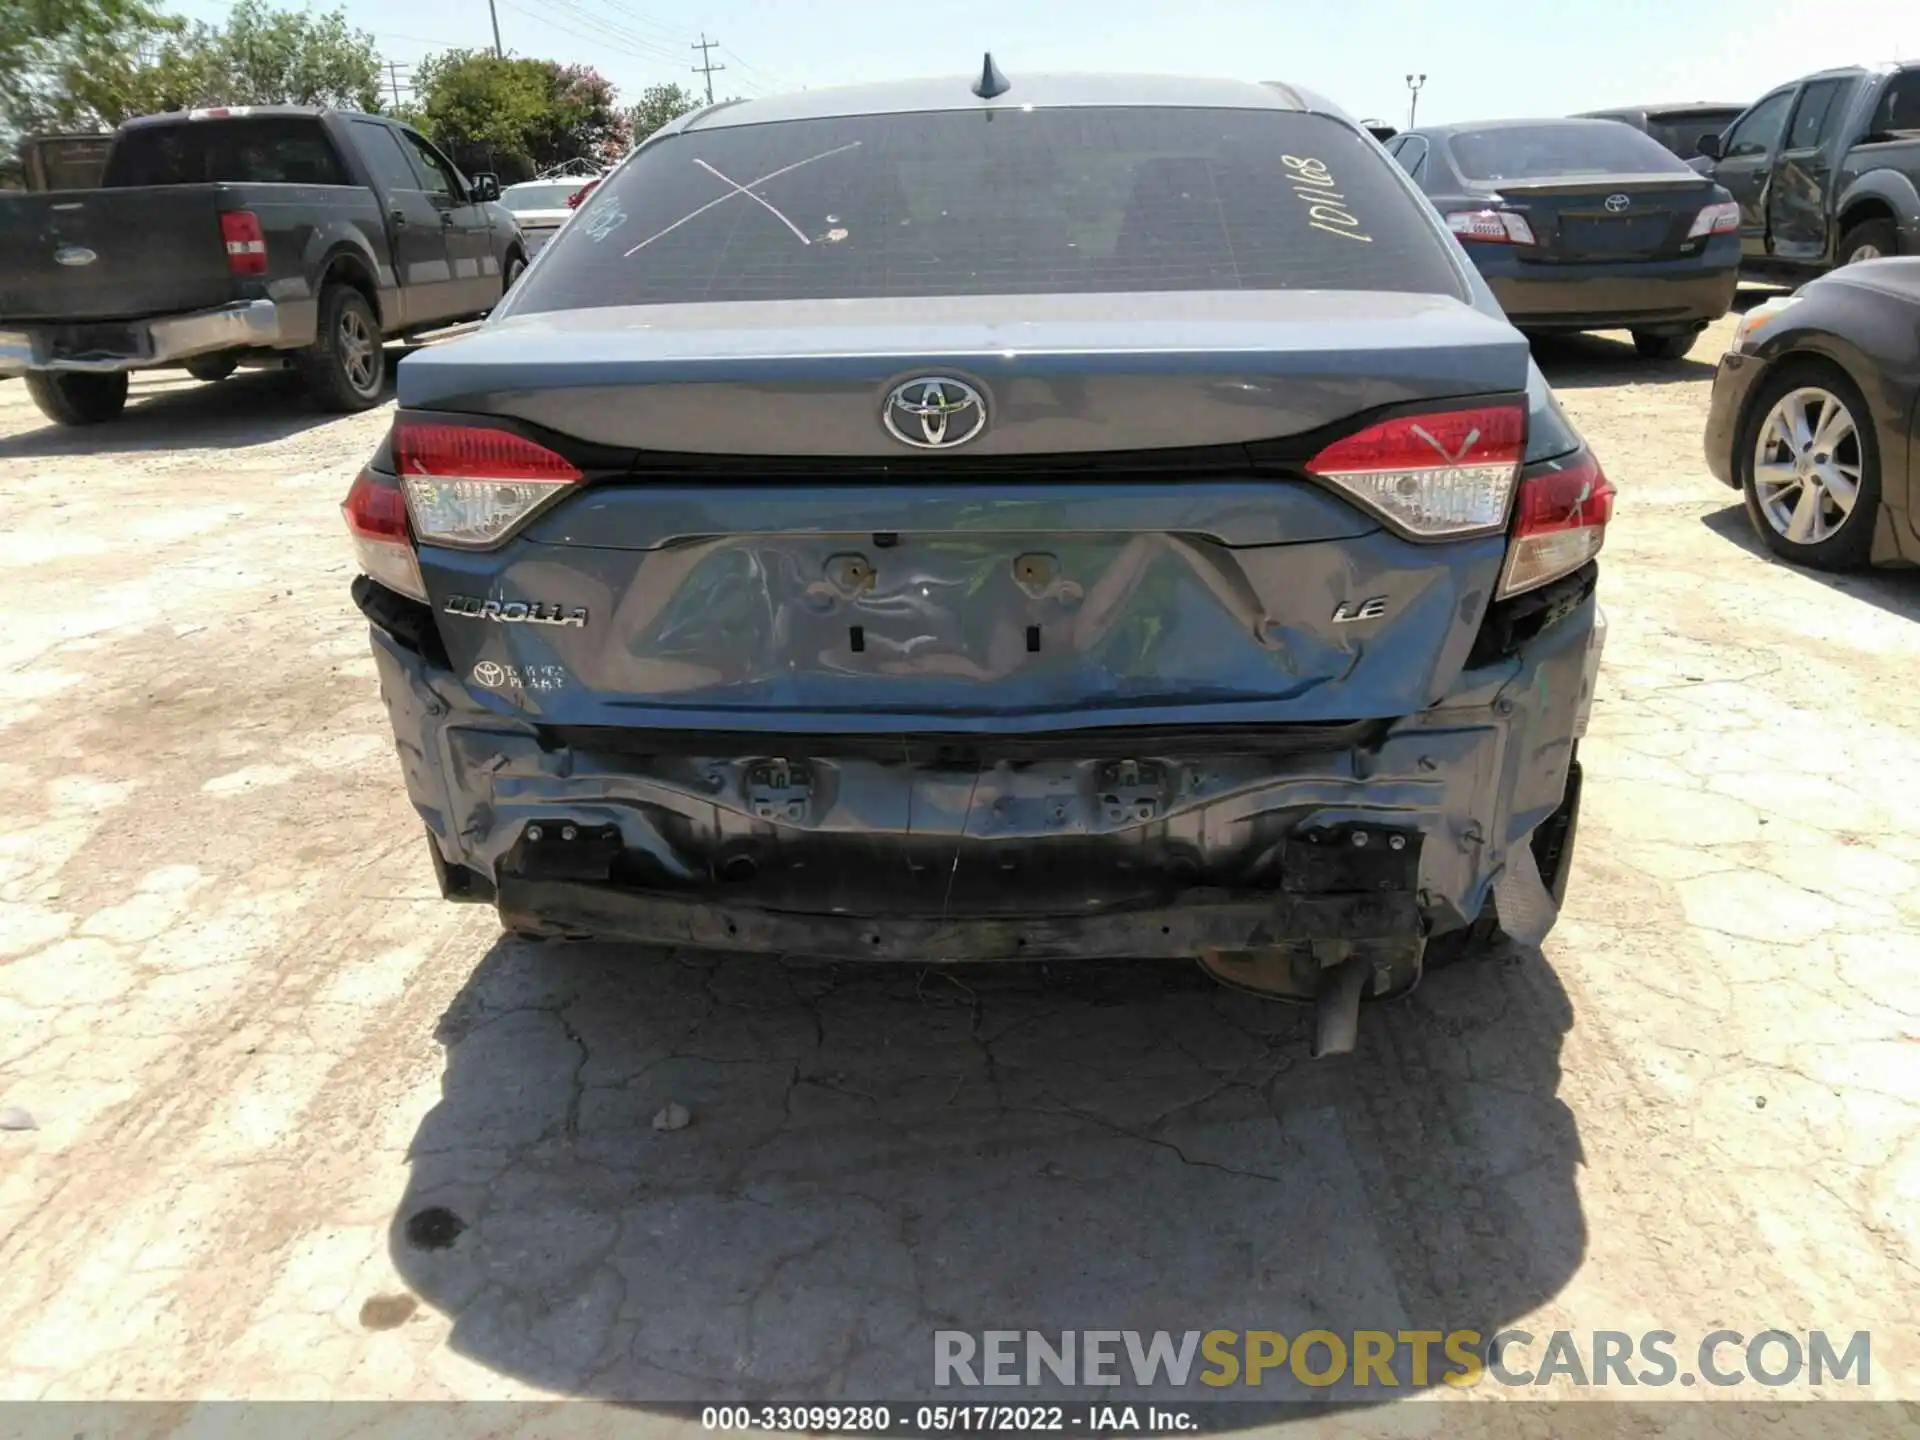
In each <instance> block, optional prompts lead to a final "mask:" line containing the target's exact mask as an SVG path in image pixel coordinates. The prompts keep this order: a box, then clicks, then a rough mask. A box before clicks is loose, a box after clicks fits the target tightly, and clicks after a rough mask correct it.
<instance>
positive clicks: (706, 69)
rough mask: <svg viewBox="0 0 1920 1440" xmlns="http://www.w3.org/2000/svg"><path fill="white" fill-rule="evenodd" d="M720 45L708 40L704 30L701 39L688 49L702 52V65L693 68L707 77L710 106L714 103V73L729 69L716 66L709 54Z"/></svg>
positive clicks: (696, 72)
mask: <svg viewBox="0 0 1920 1440" xmlns="http://www.w3.org/2000/svg"><path fill="white" fill-rule="evenodd" d="M719 43H720V42H719V41H718V40H709V39H707V32H706V31H704V30H702V31H701V32H700V39H699V40H698V41H697V42H696V43H694V44H692V45H689V46H688V47H687V48H688V49H689V50H698V51H699V52H700V63H699V64H698V65H695V66H694V67H693V73H694V74H696V75H704V76H706V77H707V104H709V105H711V104H712V103H713V72H714V71H716V70H724V69H726V68H727V67H726V66H724V65H716V64H714V63H713V57H712V56H711V55H709V54H708V53H707V52H708V51H709V50H711V49H713V48H714V47H715V46H716V45H718V44H719Z"/></svg>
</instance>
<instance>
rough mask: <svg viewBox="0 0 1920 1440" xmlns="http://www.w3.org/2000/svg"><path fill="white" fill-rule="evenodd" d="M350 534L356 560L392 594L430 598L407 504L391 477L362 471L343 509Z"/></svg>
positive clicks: (417, 598) (361, 567) (421, 598)
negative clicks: (416, 549)
mask: <svg viewBox="0 0 1920 1440" xmlns="http://www.w3.org/2000/svg"><path fill="white" fill-rule="evenodd" d="M340 513H341V515H342V516H343V517H344V518H345V519H346V522H347V533H348V534H349V535H351V536H352V537H353V552H354V557H355V558H356V559H357V560H358V561H359V562H360V569H361V570H362V571H363V572H365V573H366V574H367V575H369V576H371V577H372V578H373V579H375V580H378V581H379V582H380V583H381V584H382V585H384V586H386V587H387V588H388V589H389V590H397V591H398V592H399V593H400V594H402V595H410V596H412V597H413V598H414V599H415V600H424V599H426V598H427V586H426V582H425V581H424V580H422V579H421V577H420V558H419V556H417V555H416V554H414V550H413V537H412V536H411V535H409V534H408V533H407V502H406V500H405V498H404V497H403V496H402V495H401V494H400V486H399V483H398V482H397V481H395V480H394V479H393V478H392V477H391V476H387V475H381V474H377V473H376V472H374V471H372V470H362V471H361V472H360V473H359V475H358V476H356V477H355V479H354V482H353V487H352V488H351V489H349V490H348V491H347V498H346V500H345V502H344V503H343V504H342V505H341V506H340Z"/></svg>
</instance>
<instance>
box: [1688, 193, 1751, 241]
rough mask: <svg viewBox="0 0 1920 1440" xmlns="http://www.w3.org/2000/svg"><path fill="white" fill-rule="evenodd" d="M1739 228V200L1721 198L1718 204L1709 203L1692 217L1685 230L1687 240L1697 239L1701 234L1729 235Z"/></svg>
mask: <svg viewBox="0 0 1920 1440" xmlns="http://www.w3.org/2000/svg"><path fill="white" fill-rule="evenodd" d="M1739 228H1740V202H1739V201H1737V200H1723V201H1722V202H1721V203H1720V204H1718V205H1709V206H1707V207H1706V208H1704V209H1703V210H1701V212H1700V213H1699V214H1698V215H1696V216H1694V217H1693V225H1692V226H1691V227H1690V228H1689V229H1688V231H1687V238H1688V239H1689V240H1698V239H1699V238H1700V237H1701V236H1703V235H1731V234H1732V233H1733V232H1734V231H1735V230H1738V229H1739Z"/></svg>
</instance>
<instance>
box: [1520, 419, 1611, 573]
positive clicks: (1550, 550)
mask: <svg viewBox="0 0 1920 1440" xmlns="http://www.w3.org/2000/svg"><path fill="white" fill-rule="evenodd" d="M1613 496H1614V490H1613V483H1612V482H1611V481H1610V480H1608V479H1607V477H1606V474H1605V472H1603V471H1602V470H1601V469H1600V462H1599V461H1598V460H1596V459H1594V457H1593V453H1592V452H1591V451H1589V450H1584V449H1583V450H1580V451H1579V452H1577V453H1576V454H1574V455H1571V456H1569V457H1568V458H1567V459H1566V460H1564V461H1561V462H1558V463H1557V466H1556V468H1551V469H1549V468H1545V467H1542V468H1541V469H1539V470H1538V471H1536V472H1534V473H1531V474H1529V475H1527V476H1525V477H1524V478H1523V479H1522V480H1521V481H1520V495H1519V498H1518V500H1517V501H1516V502H1515V504H1514V507H1513V539H1512V541H1511V542H1510V543H1509V544H1508V546H1507V563H1506V568H1505V569H1504V570H1502V571H1501V573H1500V591H1499V594H1500V597H1501V598H1502V599H1504V598H1506V597H1507V596H1509V595H1518V594H1520V593H1521V592H1522V591H1525V590H1531V589H1533V588H1534V587H1535V586H1538V585H1544V584H1546V583H1547V582H1548V581H1549V580H1558V579H1559V578H1560V577H1561V576H1562V575H1571V574H1572V573H1573V572H1574V571H1575V570H1578V569H1579V568H1580V567H1581V566H1582V565H1584V564H1586V563H1587V562H1588V561H1589V560H1591V559H1593V557H1594V556H1596V555H1598V554H1599V553H1600V547H1601V545H1602V544H1604V543H1605V541H1606V538H1607V522H1608V521H1609V520H1611V519H1612V518H1613Z"/></svg>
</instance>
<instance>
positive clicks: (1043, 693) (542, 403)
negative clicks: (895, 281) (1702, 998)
mask: <svg viewBox="0 0 1920 1440" xmlns="http://www.w3.org/2000/svg"><path fill="white" fill-rule="evenodd" d="M1001 308H1002V307H1000V306H998V305H996V304H995V303H994V302H993V301H992V300H991V299H987V298H953V299H920V300H915V301H910V302H909V301H897V302H896V301H869V300H859V301H831V302H793V303H790V304H776V305H766V306H705V307H702V306H685V307H646V308H645V309H644V310H634V311H615V312H598V313H596V314H593V315H579V314H572V315H566V316H552V317H549V316H534V317H529V318H527V319H525V320H520V321H510V322H507V323H495V324H491V325H489V326H488V327H486V329H485V330H483V331H482V332H480V333H479V334H477V335H475V336H473V337H470V338H468V339H464V340H460V341H455V342H453V343H451V344H448V345H445V346H441V347H435V348H433V349H431V350H427V351H423V352H420V353H419V354H416V355H414V356H411V357H409V358H408V359H407V360H406V361H404V362H403V363H402V365H401V367H400V378H399V384H400V391H401V401H402V405H403V407H405V408H406V409H407V410H408V411H411V412H419V411H427V412H438V413H439V414H441V415H447V414H449V413H452V414H458V413H459V412H462V411H466V412H477V413H479V414H484V415H506V416H511V417H514V418H516V419H517V420H519V421H522V422H526V424H527V426H528V427H529V433H536V434H546V436H547V438H548V440H549V442H550V443H551V444H552V445H553V446H555V447H557V448H562V449H565V448H566V447H567V446H568V445H569V444H570V443H571V442H572V441H584V442H588V444H589V445H590V446H595V447H617V448H613V449H608V448H601V449H599V450H597V451H595V452H594V456H595V458H592V459H588V458H583V459H582V461H581V465H582V468H583V469H585V470H586V471H587V472H588V477H587V482H586V483H585V484H583V485H581V486H580V487H579V488H578V489H577V490H575V491H573V492H572V493H569V494H567V495H566V496H565V498H563V499H561V500H559V501H558V502H556V503H555V504H553V505H551V506H550V507H549V508H547V509H546V510H544V511H542V512H541V513H540V514H538V515H537V516H536V517H535V519H534V520H533V522H532V523H531V525H529V526H528V527H527V528H526V529H525V530H524V531H523V532H522V533H521V534H520V535H519V536H518V537H517V538H516V539H514V540H512V541H510V542H509V543H507V544H506V545H505V546H503V547H501V548H499V549H497V550H491V551H465V550H456V549H451V548H444V547H439V546H434V545H423V546H422V547H421V555H420V559H421V568H422V572H423V574H424V576H425V579H426V583H427V587H428V591H429V594H430V597H431V603H432V605H433V608H434V610H435V612H436V618H437V620H438V622H439V626H440V629H441V632H442V634H443V635H444V637H445V638H446V641H447V646H448V651H449V654H450V656H451V658H452V661H453V666H454V669H455V671H456V673H457V674H458V675H459V677H460V678H461V679H462V680H463V681H465V682H466V683H467V684H468V685H469V687H470V688H471V689H472V690H473V691H474V693H475V694H476V695H479V696H481V697H483V698H484V699H485V700H486V702H487V703H489V704H492V705H495V706H498V707H500V708H502V709H512V710H517V711H521V712H525V713H529V714H533V715H537V716H539V717H541V718H542V719H544V720H546V721H548V722H550V723H553V724H555V725H564V726H570V727H571V726H607V727H667V728H673V729H682V730H684V729H723V730H730V731H748V730H752V731H761V732H768V733H832V732H840V733H845V732H854V733H870V732H930V731H937V732H980V733H1002V734H1006V733H1023V732H1031V731H1042V730H1051V729H1067V728H1078V727H1086V726H1115V725H1188V724H1195V723H1209V724H1226V723H1255V724H1274V723H1289V722H1326V721H1348V720H1358V719H1371V718H1385V717H1396V716H1401V715H1406V714H1409V713H1413V712H1416V711H1418V710H1420V709H1422V708H1424V707H1425V706H1427V705H1429V704H1431V703H1432V702H1433V700H1434V699H1435V698H1437V697H1438V696H1439V695H1440V694H1441V693H1443V692H1444V691H1445V689H1446V688H1447V687H1448V685H1449V684H1450V683H1451V681H1452V679H1453V678H1454V676H1455V675H1456V674H1457V673H1458V671H1459V669H1460V667H1461V665H1462V664H1463V663H1464V661H1465V658H1466V655H1467V652H1468V649H1469V647H1470V645H1471V643H1472V639H1473V636H1474V633H1475V631H1476V629H1477V627H1478V625H1479V622H1480V618H1481V616H1482V614H1483V613H1484V610H1485V608H1486V605H1487V603H1488V602H1489V601H1490V599H1491V598H1492V593H1493V589H1494V586H1495V583H1496V580H1497V576H1498V572H1499V567H1500V563H1501V560H1502V557H1503V556H1504V553H1505V537H1504V536H1503V535H1499V534H1493V535H1485V534H1483V535H1480V536H1478V537H1476V538H1472V539H1465V540H1456V541H1450V542H1443V543H1433V542H1426V543H1422V542H1416V541H1413V540H1408V539H1404V538H1401V537H1400V536H1398V535H1396V534H1395V533H1393V532H1392V531H1391V530H1389V529H1388V528H1386V527H1384V526H1383V524H1382V523H1381V521H1380V520H1379V519H1377V518H1376V517H1375V516H1374V515H1373V514H1371V513H1369V512H1368V511H1365V510H1363V509H1362V508H1360V507H1359V506H1358V505H1356V504H1354V503H1352V502H1350V501H1349V500H1347V499H1345V498H1343V497H1342V496H1341V495H1339V494H1337V493H1335V492H1334V491H1333V490H1330V489H1328V488H1326V487H1323V486H1322V485H1320V484H1317V483H1315V482H1313V481H1312V480H1310V479H1309V478H1308V477H1307V476H1306V475H1305V473H1304V470H1303V468H1302V467H1303V465H1304V461H1305V459H1306V458H1308V457H1309V456H1310V455H1311V454H1312V453H1314V452H1315V451H1316V450H1317V449H1319V448H1320V446H1321V445H1322V444H1323V443H1324V441H1325V439H1326V438H1328V437H1330V436H1331V435H1333V434H1337V433H1343V432H1345V431H1348V430H1351V429H1354V428H1357V427H1358V425H1359V424H1360V423H1361V422H1360V419H1359V417H1362V416H1364V415H1366V414H1367V413H1368V412H1371V411H1376V410H1378V409H1380V408H1381V407H1404V406H1409V405H1412V406H1418V407H1434V408H1446V407H1448V406H1449V405H1450V404H1451V403H1452V402H1456V401H1458V402H1462V404H1463V405H1464V404H1466V403H1470V402H1472V401H1473V400H1475V399H1479V400H1482V401H1484V400H1485V398H1486V397H1488V396H1493V395H1503V396H1514V395H1517V394H1519V393H1520V392H1522V391H1524V390H1525V388H1526V385H1527V376H1528V358H1527V347H1526V343H1525V341H1524V340H1523V339H1522V338H1521V337H1520V336H1519V335H1518V334H1517V332H1515V331H1514V330H1513V329H1512V328H1511V327H1510V326H1508V325H1507V324H1505V322H1504V321H1502V320H1500V319H1498V318H1496V317H1492V316H1488V315H1485V314H1482V313H1480V312H1478V311H1476V310H1474V309H1472V308H1471V307H1469V306H1466V305H1464V304H1461V303H1460V302H1458V301H1454V300H1451V299H1446V298H1442V297H1433V296H1416V295H1404V294H1380V293H1374V294H1342V293H1333V292H1293V293H1288V294H1277V293H1262V292H1252V293H1240V294H1235V295H1231V296H1221V295H1212V294H1201V295H1197V296H1196V295H1193V294H1186V295H1168V296H1162V295H1131V296H1062V297H1044V298H1042V299H1039V300H1035V299H1033V298H1031V297H1029V298H1025V299H1023V300H1022V302H1021V307H1020V310H1021V314H1022V317H1023V318H1022V319H1021V320H1020V321H1019V322H1018V323H1011V322H1006V321H1003V320H1000V319H998V318H996V316H997V313H999V312H1000V311H1001ZM926 374H947V375H957V376H960V377H963V378H965V379H966V380H967V381H968V383H970V384H972V385H974V386H976V387H977V389H978V391H979V392H980V394H981V395H982V396H983V397H984V400H985V403H986V406H987V409H988V414H989V420H990V423H989V424H988V426H987V428H986V429H985V431H984V432H983V433H981V434H980V436H979V437H978V438H977V439H976V440H975V441H973V442H972V443H970V444H967V445H965V446H963V447H959V448H957V449H956V450H955V452H954V453H953V454H952V455H951V456H948V455H940V454H933V453H923V452H918V451H915V450H913V449H910V448H908V447H907V446H904V445H902V444H901V443H900V442H899V441H898V440H896V439H894V438H893V437H892V436H890V435H889V434H888V433H887V431H886V429H885V427H884V426H883V424H882V423H881V412H882V406H883V403H884V401H885V397H886V396H887V395H888V394H889V392H890V388H891V387H893V386H895V385H898V384H899V383H901V382H902V381H903V380H906V379H910V378H912V377H914V376H916V375H926ZM428 418H431V417H428ZM532 427H539V428H538V429H537V430H535V429H533V428H532ZM559 435H563V436H567V437H570V438H569V440H560V439H558V438H555V437H556V436H559ZM574 453H576V454H579V455H581V456H583V457H585V456H586V455H587V454H588V452H587V451H586V450H585V449H576V450H575V452H574Z"/></svg>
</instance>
